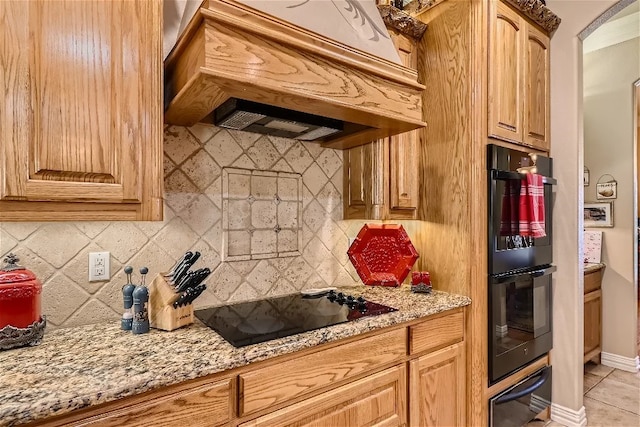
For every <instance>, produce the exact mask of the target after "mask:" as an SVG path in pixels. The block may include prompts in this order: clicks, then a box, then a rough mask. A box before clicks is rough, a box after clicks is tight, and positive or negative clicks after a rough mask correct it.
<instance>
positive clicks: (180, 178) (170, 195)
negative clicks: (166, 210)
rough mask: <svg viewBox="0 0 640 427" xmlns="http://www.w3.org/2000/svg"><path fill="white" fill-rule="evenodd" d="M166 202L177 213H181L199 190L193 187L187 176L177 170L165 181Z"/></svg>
mask: <svg viewBox="0 0 640 427" xmlns="http://www.w3.org/2000/svg"><path fill="white" fill-rule="evenodd" d="M164 191H165V202H166V204H167V205H169V207H170V208H171V209H173V210H174V211H175V212H180V211H181V210H182V209H184V208H185V207H186V206H187V205H188V204H189V203H190V202H191V200H193V199H194V198H195V197H196V195H197V193H198V188H197V187H196V186H195V185H193V183H192V182H191V181H189V178H187V175H185V174H184V173H183V172H182V171H180V170H176V171H175V172H174V173H172V174H171V175H169V177H168V178H166V179H165V180H164Z"/></svg>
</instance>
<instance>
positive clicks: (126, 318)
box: [120, 265, 136, 331]
mask: <svg viewBox="0 0 640 427" xmlns="http://www.w3.org/2000/svg"><path fill="white" fill-rule="evenodd" d="M124 272H125V273H126V275H127V283H126V284H125V285H124V286H123V287H122V300H123V302H124V312H123V313H122V320H121V321H120V328H121V329H122V330H123V331H130V330H131V327H132V324H133V308H132V307H133V291H134V290H135V288H136V285H134V284H133V283H131V273H133V267H131V266H130V265H128V266H126V267H125V268H124Z"/></svg>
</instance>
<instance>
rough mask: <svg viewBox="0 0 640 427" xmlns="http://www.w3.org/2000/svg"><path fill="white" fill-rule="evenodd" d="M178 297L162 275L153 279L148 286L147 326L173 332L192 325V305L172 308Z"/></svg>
mask: <svg viewBox="0 0 640 427" xmlns="http://www.w3.org/2000/svg"><path fill="white" fill-rule="evenodd" d="M179 297H180V294H178V293H176V292H175V291H174V290H173V288H172V287H171V285H170V284H169V283H168V282H167V279H165V277H164V276H163V275H162V274H158V275H157V276H156V277H155V278H154V279H153V281H152V282H151V283H150V284H149V324H150V326H151V327H152V328H156V329H162V330H163V331H173V330H174V329H178V328H181V327H183V326H186V325H190V324H192V323H193V304H187V305H185V306H182V307H178V308H173V303H174V302H176V300H177V299H178V298H179Z"/></svg>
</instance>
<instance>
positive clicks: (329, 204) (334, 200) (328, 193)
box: [317, 182, 342, 219]
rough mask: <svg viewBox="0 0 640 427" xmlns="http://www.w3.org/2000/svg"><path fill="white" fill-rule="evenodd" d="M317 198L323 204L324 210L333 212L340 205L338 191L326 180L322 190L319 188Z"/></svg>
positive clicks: (340, 199)
mask: <svg viewBox="0 0 640 427" xmlns="http://www.w3.org/2000/svg"><path fill="white" fill-rule="evenodd" d="M317 200H318V202H319V203H320V204H321V205H322V206H324V210H325V211H327V212H333V210H334V209H336V208H337V207H338V206H342V197H341V196H340V192H339V191H338V189H337V188H336V187H335V186H334V185H333V184H332V183H331V182H328V183H327V184H326V185H325V186H324V187H323V188H322V190H320V192H319V193H318V196H317ZM341 219H342V218H341Z"/></svg>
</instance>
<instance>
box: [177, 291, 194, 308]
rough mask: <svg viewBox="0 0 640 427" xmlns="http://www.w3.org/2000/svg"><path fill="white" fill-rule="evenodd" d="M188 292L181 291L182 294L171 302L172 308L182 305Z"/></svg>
mask: <svg viewBox="0 0 640 427" xmlns="http://www.w3.org/2000/svg"><path fill="white" fill-rule="evenodd" d="M191 292H193V291H191ZM189 295H190V293H187V292H185V293H183V294H182V295H180V297H179V298H178V299H177V300H175V302H174V303H173V308H178V307H182V306H183V305H184V302H185V301H186V299H187V298H188V297H189Z"/></svg>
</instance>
